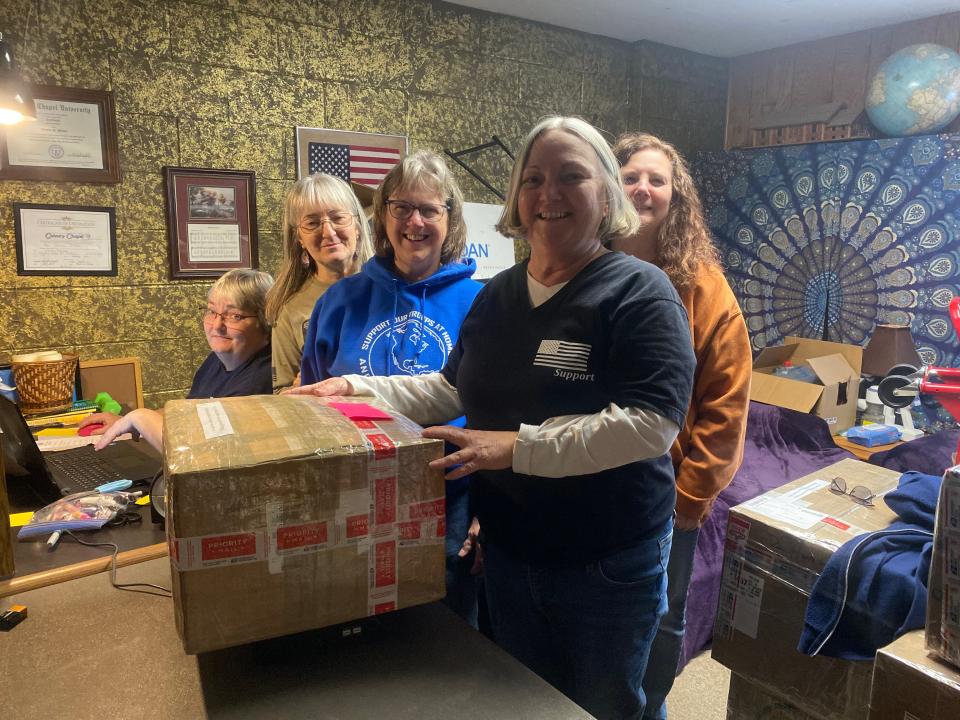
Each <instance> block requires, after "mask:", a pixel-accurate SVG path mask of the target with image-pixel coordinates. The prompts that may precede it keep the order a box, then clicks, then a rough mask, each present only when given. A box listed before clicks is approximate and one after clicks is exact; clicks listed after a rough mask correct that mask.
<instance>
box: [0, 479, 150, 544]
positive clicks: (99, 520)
mask: <svg viewBox="0 0 960 720" xmlns="http://www.w3.org/2000/svg"><path fill="white" fill-rule="evenodd" d="M140 495H142V493H139V492H122V491H116V492H99V491H97V490H88V491H86V492H80V493H74V494H73V495H67V496H66V497H63V498H60V499H59V500H57V501H56V502H52V503H50V504H49V505H47V506H46V507H43V508H41V509H39V510H37V511H36V512H35V513H34V514H33V517H31V518H30V522H28V523H27V524H26V525H24V526H23V527H22V528H20V532H19V533H17V539H18V540H24V539H25V538H30V537H34V536H35V535H49V534H50V533H53V532H56V531H57V530H60V531H63V530H99V529H100V528H102V527H103V526H104V525H106V524H107V523H108V522H110V521H111V520H113V519H114V518H115V517H117V515H118V514H119V513H121V512H124V511H125V510H126V509H127V507H129V506H130V505H132V504H133V503H134V502H135V501H136V499H137V498H138V497H140Z"/></svg>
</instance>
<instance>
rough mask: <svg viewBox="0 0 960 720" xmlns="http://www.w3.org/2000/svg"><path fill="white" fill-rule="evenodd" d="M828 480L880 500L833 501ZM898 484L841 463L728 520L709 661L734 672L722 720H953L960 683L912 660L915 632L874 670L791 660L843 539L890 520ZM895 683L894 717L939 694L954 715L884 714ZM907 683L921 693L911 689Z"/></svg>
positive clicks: (869, 468) (959, 707) (863, 664)
mask: <svg viewBox="0 0 960 720" xmlns="http://www.w3.org/2000/svg"><path fill="white" fill-rule="evenodd" d="M834 478H839V479H841V480H843V482H844V483H845V485H846V487H847V488H852V487H854V486H857V485H863V486H865V487H867V488H869V489H870V490H871V491H872V492H873V493H875V494H876V495H877V496H878V497H877V498H876V499H874V501H873V503H874V504H873V505H872V506H864V505H861V504H858V503H856V502H854V501H853V500H852V499H851V498H850V497H849V496H847V495H842V494H839V493H836V492H831V490H830V485H831V481H832V480H833V479H834ZM899 479H900V473H899V472H894V471H891V470H886V469H884V468H880V467H876V466H873V465H869V464H867V463H863V462H860V461H857V460H842V461H840V462H838V463H835V464H833V465H830V466H829V467H826V468H824V469H822V470H820V471H818V472H816V473H812V474H810V475H807V476H805V477H803V478H800V479H798V480H795V481H793V482H790V483H787V484H786V485H784V486H782V487H780V488H777V489H775V490H772V491H770V492H768V493H766V494H764V495H761V496H760V497H758V498H755V499H754V500H750V501H748V502H746V503H744V504H742V505H739V506H737V507H735V508H733V509H732V510H731V511H730V519H729V523H728V528H727V539H726V549H725V554H724V567H723V580H722V586H721V592H720V598H719V608H718V613H717V623H716V627H715V630H714V643H713V658H714V659H715V660H718V661H719V662H721V663H722V664H723V665H725V666H727V667H728V668H730V670H731V671H732V674H731V680H730V694H729V698H728V705H727V717H728V720H760V719H761V718H762V719H763V720H774V719H776V720H893V719H894V718H896V720H946V719H947V718H948V717H949V718H953V719H956V718H960V674H957V673H956V672H954V671H952V670H951V669H950V668H949V667H948V666H945V665H940V664H939V663H938V662H937V661H935V660H929V659H927V658H926V657H925V654H924V653H923V652H922V651H921V650H918V645H917V643H918V642H919V643H920V644H922V638H921V639H920V640H919V641H918V639H917V636H918V635H919V636H922V631H918V632H917V633H912V634H910V635H908V636H905V637H904V638H901V640H900V641H898V642H897V643H894V644H893V645H891V646H890V647H889V648H887V649H886V650H884V651H883V652H882V653H881V654H880V655H878V657H877V660H876V663H874V662H870V661H847V660H840V659H836V658H831V657H825V656H814V657H810V656H807V655H803V654H801V653H800V652H799V651H798V650H797V644H798V643H799V640H800V636H801V633H802V631H803V627H804V614H805V611H806V606H807V600H808V599H809V596H810V591H811V589H812V587H813V585H814V583H815V582H816V580H817V578H818V577H819V575H820V572H821V571H822V569H823V567H824V565H825V564H826V562H827V560H828V559H829V558H830V556H831V555H832V554H833V553H834V552H835V551H836V550H837V549H838V548H839V547H840V546H841V545H843V544H844V543H846V542H847V541H848V540H850V539H852V538H854V537H855V536H857V535H859V534H862V533H864V532H871V531H875V530H882V529H883V528H885V527H887V526H888V525H889V524H890V523H891V522H892V521H893V520H894V519H895V515H894V513H893V512H892V511H891V510H890V509H889V508H888V507H887V506H886V505H885V504H884V503H883V501H882V500H880V497H879V496H882V495H884V494H886V493H887V492H889V491H891V490H893V489H895V488H896V487H897V484H898V481H899ZM875 664H876V667H877V668H879V670H875ZM878 673H879V674H878ZM897 683H900V684H901V685H903V686H904V689H901V690H899V691H897V693H898V698H899V702H900V704H899V705H898V706H897V707H907V708H909V707H916V708H920V707H921V703H919V702H916V703H914V702H913V701H912V700H911V697H913V696H915V698H916V699H918V700H919V699H923V703H924V704H923V707H926V706H928V705H929V706H930V707H934V706H933V705H930V703H928V702H927V700H926V698H927V696H928V695H930V693H931V692H933V693H934V694H936V693H937V692H938V693H940V696H942V697H943V698H945V700H943V701H941V702H940V705H937V706H936V707H941V708H943V707H950V708H951V714H943V710H942V709H941V710H937V712H940V713H941V714H918V713H914V715H910V714H906V715H905V714H903V713H902V712H901V714H899V715H895V714H890V713H889V707H890V703H889V702H888V701H887V700H886V699H885V698H887V697H888V696H889V693H890V688H891V687H895V686H896V684H897ZM910 683H913V684H914V685H916V686H917V687H918V688H919V687H923V688H925V689H924V690H923V692H922V693H921V692H920V691H919V690H913V689H908V688H907V687H906V686H907V685H909V684H910ZM918 683H919V685H918ZM933 685H936V686H937V688H938V689H937V690H936V691H934V690H932V689H931V688H932V687H933ZM946 699H950V702H949V703H947V705H944V703H945V702H947V701H946ZM951 703H952V704H951Z"/></svg>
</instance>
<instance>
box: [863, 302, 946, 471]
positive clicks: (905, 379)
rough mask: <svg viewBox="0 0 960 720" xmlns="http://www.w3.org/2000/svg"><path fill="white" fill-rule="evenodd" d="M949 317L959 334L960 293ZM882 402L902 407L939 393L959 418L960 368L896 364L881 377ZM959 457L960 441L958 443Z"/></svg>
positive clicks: (940, 399)
mask: <svg viewBox="0 0 960 720" xmlns="http://www.w3.org/2000/svg"><path fill="white" fill-rule="evenodd" d="M949 312H950V320H951V321H952V322H953V328H954V330H956V332H957V336H958V337H960V297H955V298H953V300H951V301H950V311H949ZM878 393H879V395H880V402H882V403H883V404H884V405H887V406H888V407H893V408H903V407H907V406H908V405H910V403H912V402H913V399H914V398H915V397H916V396H917V395H919V394H921V393H923V394H925V395H936V396H937V401H938V402H939V403H940V404H941V405H943V407H944V408H946V410H947V412H949V413H950V414H951V415H953V417H954V419H955V420H957V421H958V422H960V368H940V367H931V366H929V365H925V366H923V367H922V368H920V369H919V370H918V369H917V368H915V367H913V366H912V365H897V366H895V367H893V368H891V369H890V372H889V373H887V376H886V377H885V378H884V379H883V380H881V381H880V387H879V388H878ZM957 450H958V457H960V445H958V447H957Z"/></svg>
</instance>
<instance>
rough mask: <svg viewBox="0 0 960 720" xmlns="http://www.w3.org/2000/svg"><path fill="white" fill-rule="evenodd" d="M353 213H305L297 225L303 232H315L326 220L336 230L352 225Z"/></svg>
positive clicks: (318, 230)
mask: <svg viewBox="0 0 960 720" xmlns="http://www.w3.org/2000/svg"><path fill="white" fill-rule="evenodd" d="M353 220H354V218H353V215H351V214H350V213H348V212H332V213H328V214H327V215H307V217H305V218H303V220H301V221H300V225H299V226H298V227H299V228H300V229H301V230H303V232H307V233H317V232H320V230H321V229H322V228H323V224H324V223H326V222H328V223H330V224H331V225H332V226H333V227H335V228H336V229H337V230H343V229H344V228H348V227H350V226H351V225H353Z"/></svg>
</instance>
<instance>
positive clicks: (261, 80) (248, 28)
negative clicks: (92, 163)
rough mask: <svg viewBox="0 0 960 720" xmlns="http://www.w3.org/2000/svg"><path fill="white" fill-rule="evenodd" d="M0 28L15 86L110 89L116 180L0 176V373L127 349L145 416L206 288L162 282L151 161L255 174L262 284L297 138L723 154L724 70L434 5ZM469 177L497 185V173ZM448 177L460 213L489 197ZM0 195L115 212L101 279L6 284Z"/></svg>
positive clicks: (705, 61) (252, 2) (152, 10)
mask: <svg viewBox="0 0 960 720" xmlns="http://www.w3.org/2000/svg"><path fill="white" fill-rule="evenodd" d="M0 30H2V31H3V33H4V34H5V36H6V37H7V39H9V40H11V41H12V43H13V47H14V51H15V53H16V56H17V58H18V60H19V62H20V64H21V66H22V70H23V73H24V75H25V76H26V77H27V79H29V80H31V81H33V82H37V83H42V84H48V85H60V86H72V87H84V88H96V89H105V90H113V91H114V93H115V96H116V107H117V121H118V126H119V143H120V161H121V169H122V172H123V182H122V183H120V184H118V185H94V184H70V183H41V182H14V181H0V330H2V332H0V361H5V360H7V359H8V356H9V354H11V353H14V352H23V351H27V350H33V349H41V348H56V349H73V350H76V351H78V352H79V353H80V355H81V357H83V358H102V357H116V356H123V355H137V356H139V357H140V358H141V360H142V363H143V379H144V391H145V398H146V400H147V403H148V404H149V405H151V406H159V405H162V403H163V402H165V401H166V400H168V399H170V398H173V397H180V396H182V394H183V393H184V392H185V389H186V388H187V387H189V384H190V380H191V378H192V376H193V372H194V370H195V369H196V367H197V366H198V365H199V363H200V362H201V360H202V359H203V357H204V356H205V355H206V353H207V346H206V342H205V341H204V339H203V335H202V332H201V330H200V323H199V321H197V320H196V316H197V314H198V313H197V307H198V306H199V305H200V304H202V302H203V299H204V296H205V291H206V288H207V286H208V283H207V282H186V281H176V282H172V281H170V280H169V279H168V261H167V239H166V223H165V212H164V201H163V180H162V173H161V168H162V167H163V166H164V165H181V166H191V167H214V168H235V169H247V170H254V171H256V175H257V215H258V224H259V246H260V267H261V268H262V269H265V270H268V271H271V272H273V271H274V270H275V269H276V265H277V262H278V259H279V254H280V248H279V226H280V204H281V200H282V197H283V193H284V191H285V189H286V188H287V186H288V185H289V184H290V183H291V182H292V180H293V179H295V177H296V170H295V167H294V164H295V141H294V128H295V127H296V126H297V125H305V126H313V127H328V128H338V129H345V130H361V131H370V132H388V133H399V134H405V135H408V136H409V137H410V145H411V147H412V148H432V149H435V150H441V149H442V148H444V147H448V148H451V149H454V150H458V149H462V148H464V147H469V146H472V145H476V144H478V143H480V142H483V141H485V140H487V139H489V137H490V136H491V135H493V134H497V135H499V136H500V137H501V138H502V139H503V140H504V141H505V142H506V143H507V144H508V146H510V147H512V148H513V147H516V146H517V144H518V141H519V139H520V138H521V137H522V135H523V133H524V132H525V131H526V130H528V129H529V128H530V127H531V126H532V125H533V124H534V122H535V121H536V120H537V119H538V118H539V117H541V116H542V115H544V114H548V113H561V114H578V115H582V116H583V117H585V118H587V119H588V120H590V121H591V122H593V123H595V124H596V125H598V126H599V127H601V128H603V129H604V130H606V131H608V132H610V133H611V134H616V133H618V132H620V131H622V130H624V129H627V128H638V127H643V128H644V129H649V130H652V131H654V132H658V133H661V134H663V135H665V136H667V137H670V138H671V139H673V140H674V141H675V142H677V143H678V144H679V145H680V146H681V147H682V148H685V149H687V150H693V149H700V148H707V149H718V148H720V147H721V146H722V136H723V116H724V104H725V97H726V74H727V69H726V62H725V61H721V60H717V59H714V58H708V57H705V56H701V55H696V54H693V53H689V52H685V51H681V50H676V49H673V48H668V47H665V46H661V45H656V44H654V43H646V42H644V43H638V44H636V45H628V44H626V43H622V42H619V41H615V40H610V39H606V38H601V37H597V36H592V35H585V34H583V33H577V32H573V31H569V30H563V29H559V28H555V27H550V26H546V25H541V24H537V23H531V22H527V21H523V20H517V19H514V18H509V17H505V16H501V15H494V14H491V13H484V12H479V11H473V10H468V9H465V8H460V7H456V6H454V5H450V4H447V3H441V2H427V1H425V0H409V1H406V0H403V1H401V0H329V1H328V0H209V1H207V0H197V1H196V2H182V1H177V0H151V1H148V2H141V1H139V0H2V2H0ZM480 167H481V169H482V171H483V172H484V173H485V174H487V175H488V176H490V177H492V178H493V180H494V183H495V184H497V185H500V186H501V187H505V186H506V178H507V175H508V171H509V167H508V164H507V163H506V162H505V161H504V160H489V159H488V160H486V161H485V162H480ZM458 172H459V171H458ZM460 178H461V181H462V185H463V187H464V192H465V194H466V196H467V199H468V200H473V201H477V202H496V199H495V198H494V197H493V196H492V195H491V194H490V193H489V192H487V191H486V190H485V189H483V188H482V186H480V185H479V183H477V182H476V181H474V180H473V179H472V178H470V177H469V176H467V175H466V173H460ZM14 202H34V203H63V204H72V205H97V206H112V207H116V211H117V255H118V266H119V268H118V269H119V274H118V276H117V277H115V278H84V277H55V278H38V277H18V276H17V274H16V256H15V245H14V230H13V212H12V203H14Z"/></svg>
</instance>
